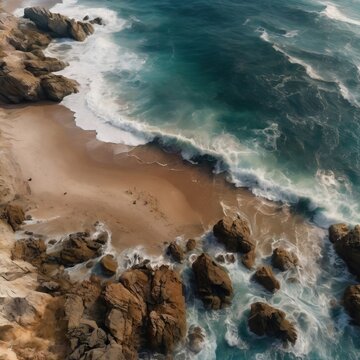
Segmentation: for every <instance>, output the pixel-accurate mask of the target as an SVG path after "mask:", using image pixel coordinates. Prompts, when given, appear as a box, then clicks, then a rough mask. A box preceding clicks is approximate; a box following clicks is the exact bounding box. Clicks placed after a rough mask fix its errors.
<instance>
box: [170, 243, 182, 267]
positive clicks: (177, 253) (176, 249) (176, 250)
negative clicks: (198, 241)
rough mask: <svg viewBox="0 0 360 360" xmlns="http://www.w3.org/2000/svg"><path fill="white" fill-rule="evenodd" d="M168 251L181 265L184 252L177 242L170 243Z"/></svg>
mask: <svg viewBox="0 0 360 360" xmlns="http://www.w3.org/2000/svg"><path fill="white" fill-rule="evenodd" d="M167 251H168V254H169V255H170V256H171V257H172V258H173V259H174V260H175V261H176V262H178V263H181V262H182V261H183V260H184V251H183V249H182V248H181V247H180V245H179V244H178V243H177V242H176V241H173V242H171V243H170V245H169V247H168V249H167Z"/></svg>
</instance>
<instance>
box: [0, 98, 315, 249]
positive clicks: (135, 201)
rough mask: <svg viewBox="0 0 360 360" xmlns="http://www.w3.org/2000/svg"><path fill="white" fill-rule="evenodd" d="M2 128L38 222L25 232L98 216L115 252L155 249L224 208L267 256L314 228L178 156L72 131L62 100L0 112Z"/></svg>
mask: <svg viewBox="0 0 360 360" xmlns="http://www.w3.org/2000/svg"><path fill="white" fill-rule="evenodd" d="M0 128H1V129H2V130H3V132H4V133H5V134H6V137H7V138H8V140H9V142H10V144H11V147H12V151H13V155H14V157H15V159H16V161H17V162H18V164H19V166H20V168H21V170H22V173H23V176H24V179H25V180H26V179H29V180H30V179H31V181H28V184H29V188H30V190H31V195H28V196H26V199H27V201H28V204H29V213H30V214H32V215H33V216H34V217H35V218H37V219H41V220H42V222H41V223H39V224H36V225H33V226H32V227H31V230H33V231H36V232H40V233H46V234H47V235H48V236H54V237H55V236H59V235H61V234H62V233H64V232H69V231H79V230H81V229H85V228H87V227H90V226H91V224H93V223H94V222H95V221H97V220H100V221H103V222H105V223H106V224H107V225H108V226H109V228H110V229H111V231H112V232H113V245H114V246H115V247H116V248H118V249H119V250H123V249H125V248H128V247H134V246H137V245H144V246H145V247H146V249H147V250H148V251H150V252H158V251H159V250H160V249H162V248H163V242H165V241H171V240H173V239H174V238H175V237H177V236H183V237H184V238H188V237H194V236H199V235H201V234H202V233H203V232H204V231H207V230H210V229H211V227H212V225H213V224H214V223H215V222H216V221H217V220H218V219H220V218H221V217H222V215H223V208H225V209H227V211H230V212H231V211H238V212H240V213H242V214H243V215H244V216H246V217H247V218H248V220H249V221H250V222H251V224H252V229H253V235H254V238H255V239H256V240H257V241H258V243H259V244H261V246H260V247H259V251H260V253H266V254H268V253H270V251H271V243H272V242H273V241H274V239H279V238H286V239H288V240H289V241H291V242H292V243H294V244H296V245H299V244H302V246H301V248H304V246H305V245H303V244H304V239H307V238H308V237H309V232H311V231H312V229H311V227H310V226H309V225H308V224H306V222H304V220H303V219H302V218H301V217H300V216H296V215H292V214H290V212H289V209H288V208H287V207H285V206H280V205H279V204H276V203H272V202H269V201H265V200H264V199H260V198H256V197H255V196H253V195H252V194H251V193H249V192H248V191H247V190H243V189H235V188H234V187H233V186H231V185H229V184H228V183H227V182H226V181H225V180H224V178H223V177H222V176H213V175H212V174H211V172H210V171H209V170H207V169H204V168H203V167H200V166H195V165H191V164H188V163H185V162H184V161H183V160H182V159H181V158H180V157H179V156H178V155H170V154H167V153H165V152H163V151H162V150H159V149H158V148H156V147H155V146H149V145H148V146H142V147H137V148H127V147H124V146H122V145H115V144H107V143H102V142H100V141H98V140H96V138H95V133H94V132H91V131H84V130H81V129H79V128H77V127H76V126H75V124H74V120H73V115H72V113H71V112H70V111H69V110H68V109H66V108H65V107H63V106H60V105H52V104H42V105H32V106H27V107H26V106H25V107H21V108H20V107H16V108H12V109H6V110H2V116H1V120H0ZM126 149H127V150H128V152H124V150H126ZM160 163H161V165H160ZM164 164H166V165H165V166H164ZM45 220H46V221H45ZM306 243H308V242H306ZM309 249H311V244H309ZM309 251H311V250H309Z"/></svg>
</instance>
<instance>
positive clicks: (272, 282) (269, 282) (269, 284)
mask: <svg viewBox="0 0 360 360" xmlns="http://www.w3.org/2000/svg"><path fill="white" fill-rule="evenodd" d="M254 280H255V281H257V282H258V283H259V284H260V285H262V286H263V287H264V288H265V289H266V290H268V291H270V292H275V291H277V290H279V289H280V283H279V281H278V280H277V279H276V277H275V275H274V273H273V271H272V269H271V267H270V266H262V267H260V268H259V269H258V270H257V271H256V273H255V274H254Z"/></svg>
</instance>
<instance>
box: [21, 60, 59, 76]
mask: <svg viewBox="0 0 360 360" xmlns="http://www.w3.org/2000/svg"><path fill="white" fill-rule="evenodd" d="M24 66H25V69H26V70H28V71H29V72H31V73H32V74H34V75H35V76H40V75H47V74H49V73H51V72H54V71H60V70H63V69H65V67H66V63H64V62H63V61H60V60H58V59H55V58H50V57H49V58H45V59H39V58H37V59H36V58H34V59H29V60H25V61H24Z"/></svg>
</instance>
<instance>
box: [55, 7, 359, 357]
mask: <svg viewBox="0 0 360 360" xmlns="http://www.w3.org/2000/svg"><path fill="white" fill-rule="evenodd" d="M53 11H58V12H61V13H63V14H67V15H69V16H72V17H76V18H78V19H81V18H83V17H84V16H85V15H88V16H90V18H92V17H97V16H100V17H101V18H102V19H103V22H104V26H99V25H95V27H96V32H95V35H93V36H91V37H89V38H88V39H87V40H86V41H85V42H83V43H75V42H74V41H70V40H58V41H56V42H54V43H53V44H52V45H51V46H50V48H49V50H48V53H49V54H56V56H57V57H61V58H63V59H64V60H66V61H68V62H69V63H70V66H69V67H68V68H66V69H65V70H64V71H63V72H62V73H63V74H64V75H66V76H69V77H71V78H74V79H76V80H78V82H79V83H80V87H81V88H80V90H81V91H80V93H79V94H77V95H72V96H69V97H67V98H66V99H65V100H64V102H63V103H64V105H66V106H68V107H69V108H71V109H72V110H73V111H74V112H75V116H76V121H77V124H78V125H79V126H81V127H82V128H84V129H92V130H96V131H97V135H98V137H99V139H101V140H103V141H108V142H118V143H126V144H130V145H138V144H145V143H148V142H151V141H156V142H157V143H158V144H159V145H160V146H163V147H165V148H166V149H168V150H170V151H176V152H179V153H181V155H182V156H183V157H184V158H185V159H187V160H189V161H192V162H194V163H197V162H200V161H202V160H203V159H204V158H206V159H209V158H211V159H212V160H213V163H214V171H215V172H227V173H228V175H229V180H230V181H232V182H233V183H234V184H235V185H236V186H246V187H248V188H249V189H251V191H253V193H254V194H255V195H258V196H263V197H266V198H268V199H271V200H280V201H284V202H286V203H289V204H291V205H292V206H293V207H294V208H295V209H297V210H298V211H300V212H302V213H303V214H304V216H306V217H307V218H308V219H309V220H310V221H312V222H313V223H314V224H316V225H317V226H318V227H316V228H315V227H314V229H315V230H314V232H318V233H317V234H315V235H316V236H315V235H314V233H311V234H309V239H308V241H313V242H314V249H313V256H312V257H310V258H309V257H308V256H307V257H306V258H305V257H304V258H303V259H301V260H302V261H303V262H307V263H308V265H309V266H307V267H306V269H304V268H300V269H299V270H298V272H297V274H295V277H296V279H297V281H295V282H294V281H289V280H291V279H289V277H290V275H289V274H287V273H280V274H277V276H278V278H279V279H280V282H281V290H280V291H279V292H278V293H276V294H275V295H273V296H270V295H269V294H267V293H266V292H264V291H263V290H262V289H261V288H260V287H258V286H256V285H255V284H253V283H252V282H251V278H250V275H251V274H250V273H249V272H248V271H247V270H245V268H244V267H243V266H242V265H241V264H238V263H235V264H232V265H227V267H228V270H229V272H230V275H231V278H232V281H233V283H234V287H235V299H234V302H233V305H232V307H231V308H229V309H227V310H222V311H220V312H206V311H204V309H203V308H202V305H201V303H200V302H199V301H197V300H196V299H195V298H194V296H193V294H192V290H191V287H188V289H187V302H188V310H189V315H188V322H189V325H191V324H193V323H194V324H200V325H201V326H203V327H204V329H205V330H206V333H207V345H206V349H205V350H204V351H202V352H201V353H200V354H199V355H197V356H195V355H191V354H189V353H188V352H187V351H186V350H181V349H180V350H179V353H178V354H177V357H178V358H183V357H185V358H197V359H339V360H340V359H341V360H342V359H352V360H355V359H359V358H360V331H359V329H357V328H355V327H353V326H352V325H350V322H349V318H348V316H347V315H346V314H345V312H344V310H343V309H342V307H341V306H340V304H339V300H340V299H341V297H342V293H343V291H344V288H345V286H346V285H347V284H349V283H351V282H354V278H353V277H352V276H351V275H349V274H348V272H347V270H346V267H345V266H344V264H343V262H342V261H341V260H339V258H338V257H337V256H336V255H335V254H334V252H333V249H332V246H331V244H330V243H329V241H328V239H327V238H326V235H325V233H326V232H325V231H324V230H322V228H325V227H326V226H328V224H330V223H332V222H335V221H336V222H338V221H346V222H348V223H352V224H355V223H358V222H360V211H359V210H360V209H359V204H360V201H359V200H360V136H359V135H360V2H359V1H357V0H342V1H318V0H297V1H295V0H288V1H284V0H271V1H269V0H268V1H265V0H253V1H243V0H211V1H210V0H181V1H178V0H146V1H145V0H142V1H141V0H108V1H100V0H78V1H76V0H64V1H63V3H62V4H58V5H56V6H55V8H54V9H53ZM312 237H313V238H312ZM315 238H320V239H321V241H315V240H314V239H315ZM285 240H286V239H285ZM204 242H205V244H213V242H212V241H211V234H207V235H206V234H205V235H204ZM208 251H209V252H210V253H211V254H213V255H215V252H216V251H220V249H216V246H215V247H214V244H213V245H212V246H209V248H208ZM301 255H302V254H299V256H300V258H301ZM264 261H265V262H266V261H268V259H264ZM293 275H294V274H293ZM183 276H184V277H185V278H186V277H187V276H189V277H191V276H190V274H188V271H187V270H185V271H184V273H183ZM291 276H292V275H291ZM257 300H261V301H268V302H270V303H271V304H273V305H274V306H277V307H279V308H281V309H283V310H284V311H285V312H286V313H287V314H288V317H289V319H290V320H291V321H294V322H295V323H296V326H297V328H298V329H299V339H298V341H297V343H296V345H295V346H294V347H293V346H288V347H286V346H284V345H283V344H281V343H280V342H278V341H276V340H274V339H268V338H259V337H257V336H255V335H254V334H251V333H250V332H249V329H248V327H247V316H248V314H249V308H250V304H251V303H252V302H254V301H257Z"/></svg>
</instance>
